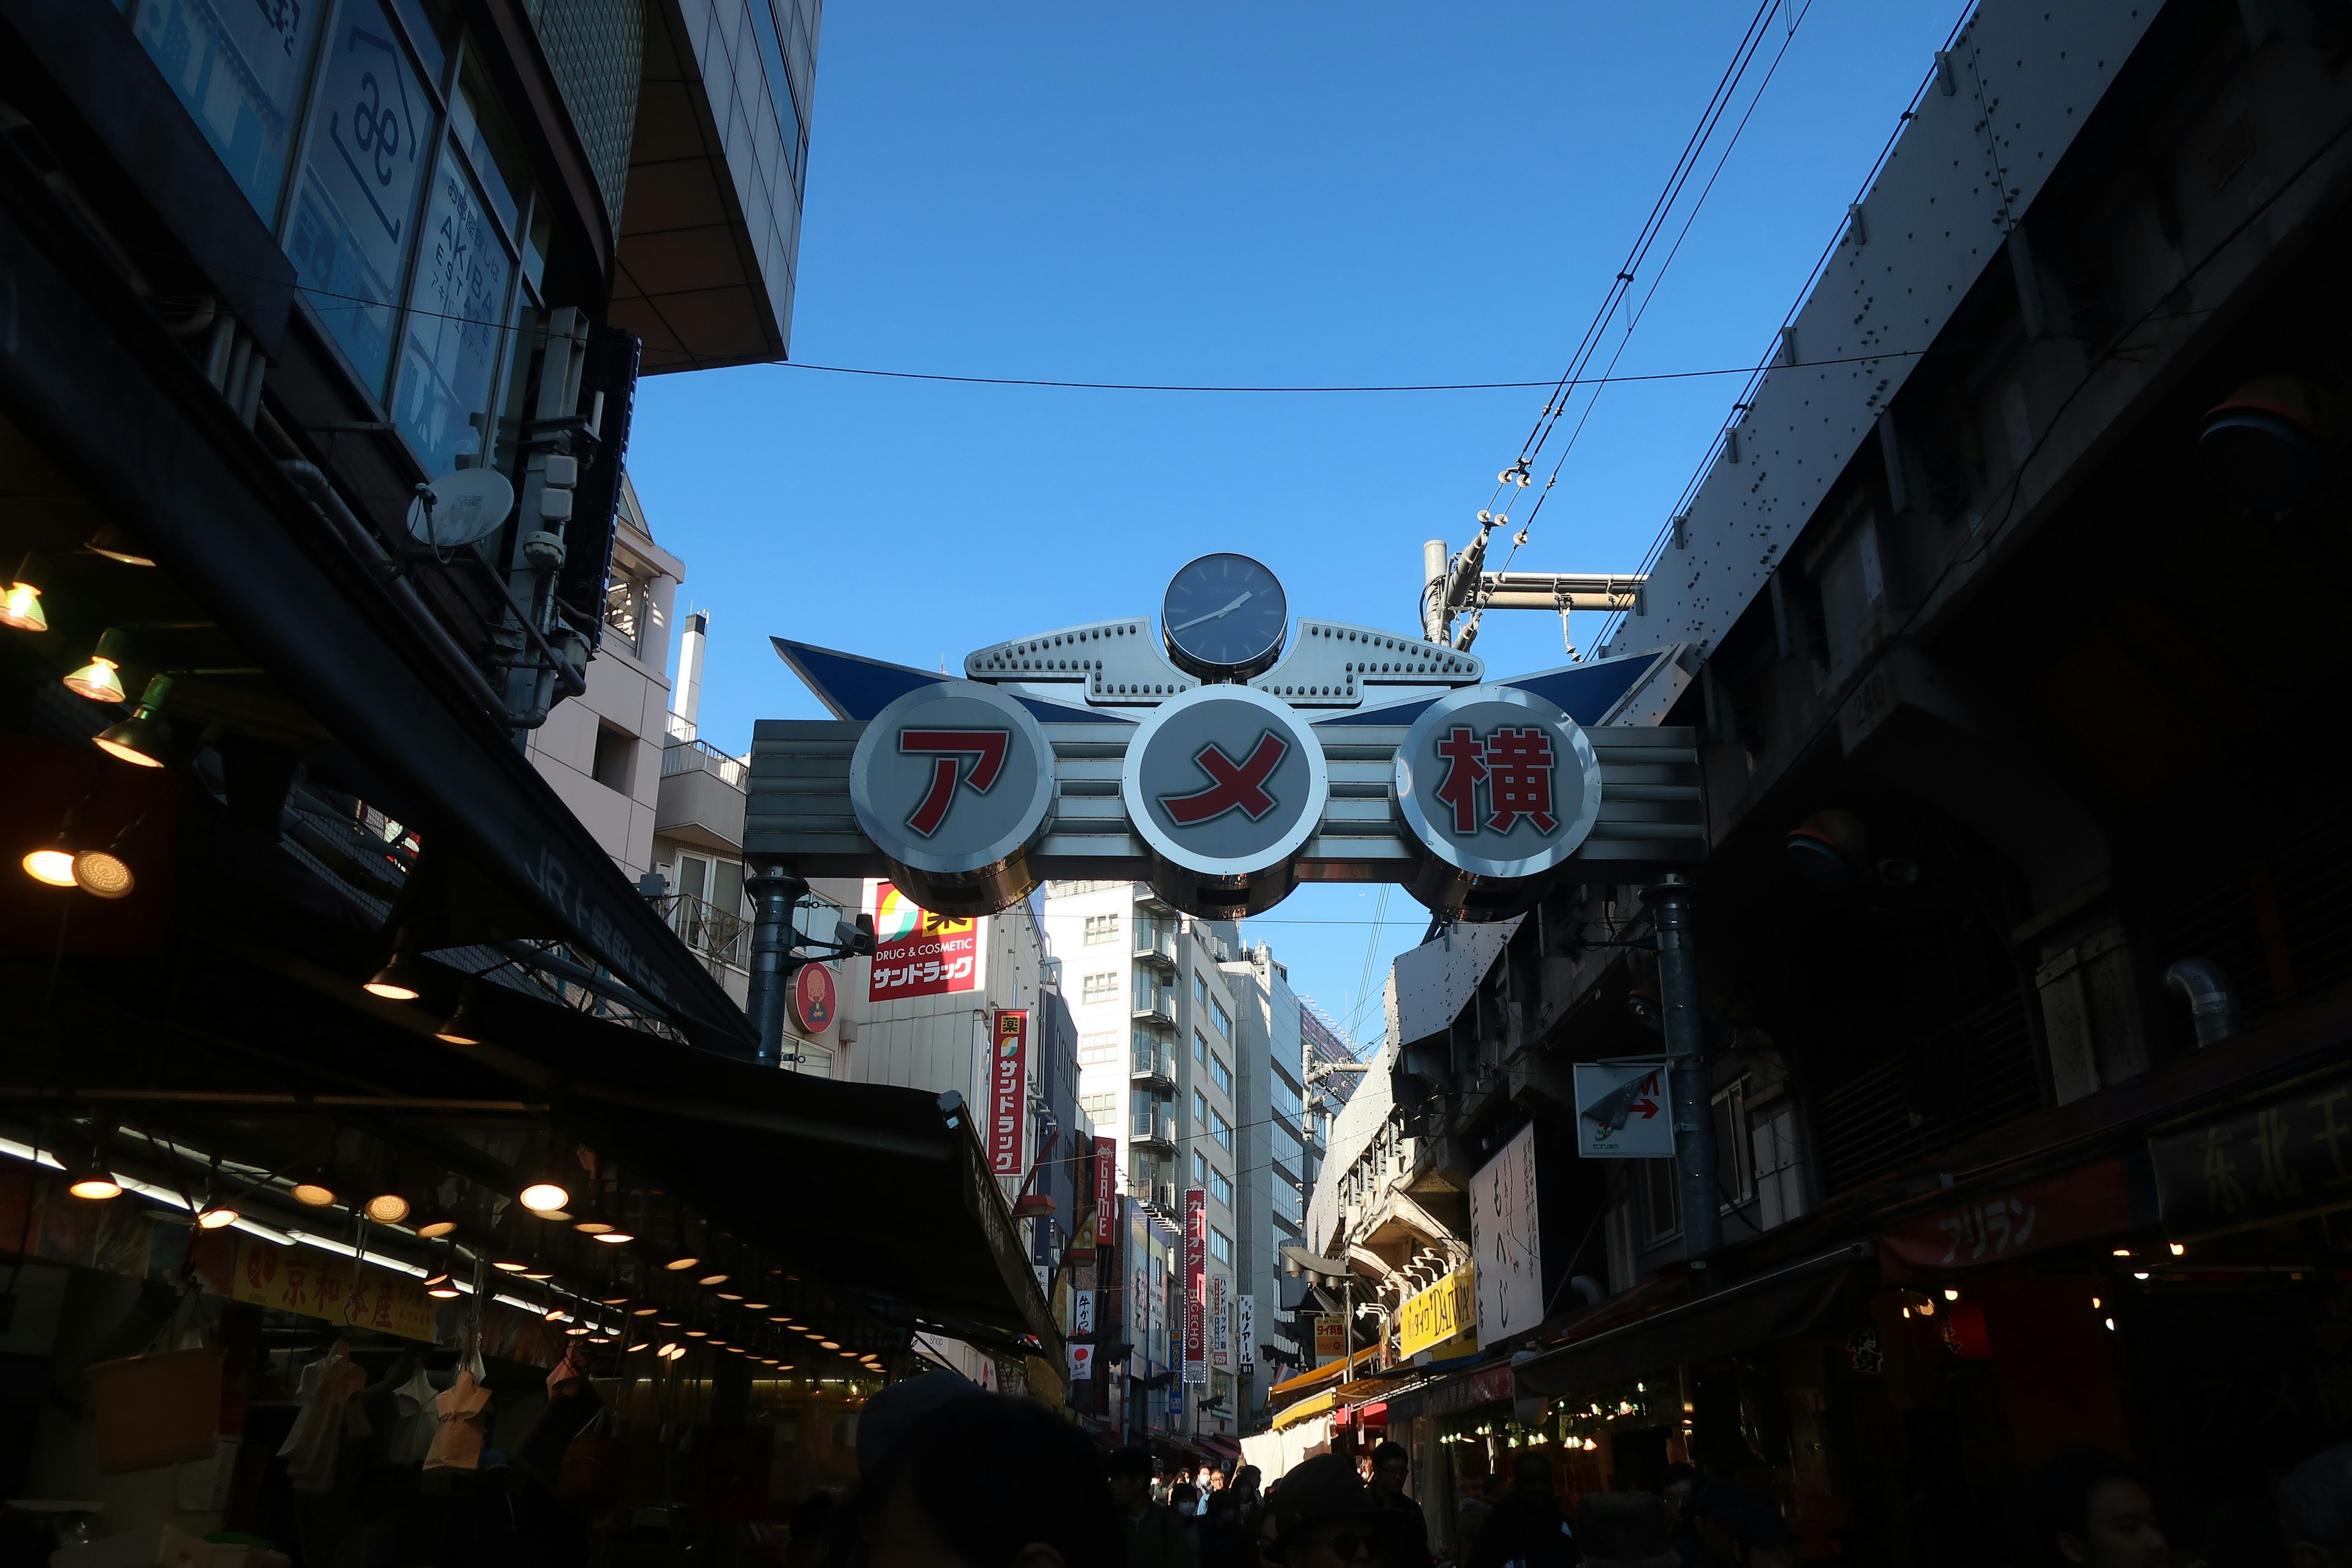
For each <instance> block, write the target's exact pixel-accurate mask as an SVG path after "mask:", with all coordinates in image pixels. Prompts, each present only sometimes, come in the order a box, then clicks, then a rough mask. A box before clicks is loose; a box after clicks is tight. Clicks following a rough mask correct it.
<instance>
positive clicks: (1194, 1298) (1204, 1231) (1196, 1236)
mask: <svg viewBox="0 0 2352 1568" xmlns="http://www.w3.org/2000/svg"><path fill="white" fill-rule="evenodd" d="M1208 1251H1209V1193H1208V1189H1207V1188H1205V1187H1187V1188H1185V1189H1184V1381H1185V1382H1186V1383H1206V1382H1208V1381H1209V1361H1208V1350H1209V1310H1208V1309H1209V1302H1208Z"/></svg>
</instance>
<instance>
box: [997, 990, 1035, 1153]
mask: <svg viewBox="0 0 2352 1568" xmlns="http://www.w3.org/2000/svg"><path fill="white" fill-rule="evenodd" d="M992 1032H993V1034H994V1037H995V1047H994V1048H993V1049H992V1051H991V1052H990V1053H989V1064H988V1078H989V1082H988V1168H989V1170H990V1171H992V1173H995V1174H997V1175H1000V1176H1017V1175H1019V1174H1020V1173H1021V1171H1022V1167H1023V1166H1024V1164H1025V1163H1026V1161H1025V1159H1024V1156H1025V1155H1026V1154H1027V1152H1028V1138H1027V1133H1028V1130H1029V1010H1028V1009H1027V1008H1025V1007H1006V1008H1001V1009H999V1010H998V1012H997V1014H996V1017H995V1022H994V1027H993V1031H992Z"/></svg>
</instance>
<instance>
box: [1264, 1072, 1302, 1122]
mask: <svg viewBox="0 0 2352 1568" xmlns="http://www.w3.org/2000/svg"><path fill="white" fill-rule="evenodd" d="M1269 1076H1271V1077H1272V1078H1273V1079H1274V1109H1275V1110H1277V1111H1279V1112H1280V1113H1281V1114H1283V1115H1285V1116H1287V1117H1289V1118H1290V1120H1292V1121H1298V1120H1300V1118H1301V1117H1303V1116H1304V1115H1305V1114H1306V1109H1307V1108H1306V1106H1305V1105H1304V1104H1302V1103H1301V1101H1300V1100H1299V1095H1298V1087H1297V1085H1296V1084H1294V1083H1292V1082H1291V1081H1290V1080H1289V1079H1286V1078H1285V1077H1283V1076H1282V1074H1281V1072H1280V1071H1279V1070H1278V1069H1277V1070H1276V1071H1275V1072H1274V1073H1272V1074H1271V1075H1269Z"/></svg>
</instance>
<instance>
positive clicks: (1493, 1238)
mask: <svg viewBox="0 0 2352 1568" xmlns="http://www.w3.org/2000/svg"><path fill="white" fill-rule="evenodd" d="M1536 1219H1537V1215H1536V1129H1535V1123H1534V1122H1532V1121H1531V1122H1529V1123H1528V1125H1526V1126H1525V1127H1522V1128H1520V1129H1519V1133H1518V1136H1517V1137H1516V1138H1514V1139H1512V1140H1511V1141H1510V1142H1508V1143H1506V1144H1504V1145H1503V1149H1502V1152H1500V1153H1498V1154H1496V1156H1495V1157H1494V1158H1493V1159H1491V1160H1489V1161H1487V1162H1486V1163H1485V1164H1484V1165H1482V1166H1480V1167H1479V1168H1478V1169H1477V1170H1476V1171H1475V1172H1474V1173H1472V1174H1471V1177H1470V1248H1471V1252H1472V1254H1473V1255H1474V1257H1475V1260H1476V1262H1475V1268H1476V1272H1477V1299H1478V1342H1479V1343H1480V1344H1482V1345H1488V1344H1494V1343H1496V1342H1498V1341H1501V1340H1504V1339H1507V1338H1509V1337H1510V1336H1511V1335H1513V1334H1515V1333H1517V1332H1518V1331H1521V1330H1522V1329H1532V1328H1534V1327H1535V1326H1536V1321H1537V1320H1538V1319H1539V1318H1541V1317H1542V1316H1543V1308H1544V1300H1543V1295H1544V1292H1543V1254H1542V1251H1541V1249H1540V1248H1539V1247H1538V1241H1537V1235H1538V1233H1537V1228H1536Z"/></svg>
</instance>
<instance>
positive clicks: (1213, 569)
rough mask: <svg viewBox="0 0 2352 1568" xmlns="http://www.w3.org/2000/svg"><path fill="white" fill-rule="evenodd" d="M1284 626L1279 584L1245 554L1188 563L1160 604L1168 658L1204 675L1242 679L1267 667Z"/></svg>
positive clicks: (1285, 606) (1286, 606) (1285, 608)
mask: <svg viewBox="0 0 2352 1568" xmlns="http://www.w3.org/2000/svg"><path fill="white" fill-rule="evenodd" d="M1289 625H1290V602H1289V600H1288V599H1286V598H1285V597H1284V595H1283V592H1282V584H1280V583H1278V582H1276V581H1275V576H1274V574H1273V573H1271V572H1269V571H1267V570H1266V569H1265V567H1263V566H1261V565H1259V564H1258V563H1256V562H1255V561H1253V560H1251V559H1250V558H1249V557H1248V556H1246V555H1233V554H1221V555H1203V556H1202V557H1201V558H1200V559H1199V560H1198V561H1194V562H1191V563H1187V564H1186V565H1185V566H1184V568H1183V569H1182V570H1181V571H1180V572H1178V573H1177V574H1176V575H1175V578H1174V579H1173V580H1172V581H1171V582H1170V583H1169V584H1168V596H1167V598H1166V599H1165V600H1163V601H1162V602H1161V604H1160V631H1161V634H1162V636H1163V637H1165V639H1166V641H1167V644H1168V657H1169V658H1171V659H1173V660H1175V661H1176V663H1177V665H1178V666H1179V667H1181V668H1184V669H1187V670H1190V671H1191V672H1192V673H1193V674H1194V675H1199V676H1204V677H1207V678H1208V679H1247V678H1248V677H1250V676H1253V675H1255V674H1256V673H1258V671H1260V670H1262V669H1265V668H1269V667H1270V666H1272V665H1273V663H1274V661H1275V658H1276V656H1278V655H1279V654H1280V653H1281V652H1282V638H1283V633H1284V632H1285V630H1286V629H1287V627H1288V626H1289Z"/></svg>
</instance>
